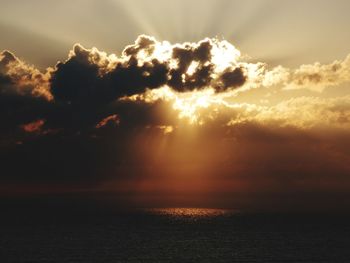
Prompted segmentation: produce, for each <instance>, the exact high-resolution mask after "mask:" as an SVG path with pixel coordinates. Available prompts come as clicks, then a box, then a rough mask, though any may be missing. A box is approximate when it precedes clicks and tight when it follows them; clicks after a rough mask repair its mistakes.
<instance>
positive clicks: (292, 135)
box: [0, 0, 350, 210]
mask: <svg viewBox="0 0 350 263" xmlns="http://www.w3.org/2000/svg"><path fill="white" fill-rule="evenodd" d="M349 10H350V2H349V1H345V0H344V1H330V0H329V1H325V0H308V1H287V0H285V1H277V0H270V1H267V0H266V1H262V0H260V1H259V0H250V1H229V0H222V1H217V0H215V1H214V0H211V1H199V0H186V1H184V0H181V1H172V2H170V1H164V0H162V1H161V0H157V1H156V0H155V1H149V0H148V1H146V0H145V1H142V0H138V1H136V0H135V1H130V0H128V1H127V0H124V1H122V0H104V1H92V0H86V1H82V0H76V1H71V0H70V1H68V0H62V1H43V0H31V1H18V0H11V1H8V0H2V1H1V3H0V36H1V38H0V39H1V40H0V51H2V50H4V51H2V52H1V53H0V123H1V125H0V195H10V196H16V195H19V194H30V195H33V194H34V195H36V194H48V195H50V194H65V193H88V195H89V194H91V195H95V194H96V195H98V194H106V193H109V194H111V195H112V196H113V197H114V198H115V199H116V200H118V202H119V203H123V204H124V205H126V206H128V205H135V206H139V205H141V206H142V205H146V206H169V205H170V206H177V205H179V206H183V205H184V206H197V205H199V206H207V207H222V206H229V207H234V208H237V207H238V208H247V207H250V208H258V209H264V208H269V209H271V208H272V209H275V208H276V209H277V208H278V209H281V208H282V209H287V210H288V209H321V210H329V209H340V210H345V209H346V208H347V207H348V206H349V205H350V194H349V193H350V177H349V175H350V165H349V164H350V92H349V85H350V55H349V53H350V46H349V44H348V43H349V40H350V31H349V30H348V25H349V24H350V16H349V15H348V11H349ZM189 42H191V43H189ZM95 47H96V48H95ZM58 61H61V62H59V63H58ZM47 67H49V68H48V69H46V68H47Z"/></svg>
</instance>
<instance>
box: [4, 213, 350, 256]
mask: <svg viewBox="0 0 350 263" xmlns="http://www.w3.org/2000/svg"><path fill="white" fill-rule="evenodd" d="M45 209H46V210H45ZM3 211H6V213H3V215H2V218H1V225H0V262H1V263H7V262H11V263H12V262H14V263H22V262H27V263H29V262H31V263H34V262H52V263H53V262H57V263H65V262H84V263H89V262H91V263H92V262H93V263H104V262H152V263H154V262H215V263H219V262H350V223H349V222H350V221H349V219H350V217H349V216H346V215H340V214H338V215H336V214H326V215H325V214H306V213H303V214H296V213H294V214H286V213H285V214H273V213H242V212H238V211H234V210H222V209H203V208H162V209H137V210H134V211H113V212H111V211H108V212H106V211H101V210H99V211H95V210H90V211H89V210H87V211H84V212H81V211H75V210H74V209H73V210H69V211H67V210H65V209H64V208H57V209H56V208H55V209H47V208H41V209H40V211H38V210H33V209H32V208H27V209H22V210H21V211H10V212H9V211H8V210H6V209H5V210H3Z"/></svg>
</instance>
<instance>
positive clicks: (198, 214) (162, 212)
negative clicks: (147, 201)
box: [146, 208, 237, 220]
mask: <svg viewBox="0 0 350 263" xmlns="http://www.w3.org/2000/svg"><path fill="white" fill-rule="evenodd" d="M146 212H147V213H150V214H153V215H159V216H166V217H170V218H172V219H189V220H197V219H210V218H214V217H223V216H230V215H232V214H235V213H237V211H235V210H229V209H214V208H152V209H147V210H146Z"/></svg>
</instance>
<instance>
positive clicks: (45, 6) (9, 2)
mask: <svg viewBox="0 0 350 263" xmlns="http://www.w3.org/2000/svg"><path fill="white" fill-rule="evenodd" d="M348 10H350V2H349V1H347V0H337V1H332V0H308V1H280V0H248V1H235V0H206V1H201V0H191V1H188V0H179V1H167V0H150V1H149V0H133V1H129V0H99V1H97V0H96V1H94V0H73V1H71V0H61V1H46V0H31V1H23V0H2V1H1V9H0V35H1V41H0V49H9V50H12V51H13V52H15V53H16V54H18V56H20V57H23V58H24V59H26V60H27V61H28V62H30V63H33V64H36V65H38V66H40V67H46V66H50V65H52V64H54V63H55V62H56V61H57V60H59V59H64V58H65V57H66V53H67V50H68V49H70V48H71V47H72V46H73V44H74V43H76V42H79V43H81V44H83V45H84V46H86V47H92V46H96V47H98V48H99V49H101V50H104V51H107V52H113V53H119V52H120V51H121V50H122V49H123V48H124V47H125V46H126V45H127V44H130V43H133V42H134V40H135V39H136V37H137V36H138V35H140V34H149V35H152V36H155V37H157V38H158V39H159V40H169V41H171V42H184V41H198V40H201V39H203V38H205V37H214V36H218V37H220V38H224V39H227V40H228V41H230V42H231V43H232V44H234V45H236V46H237V47H238V48H239V49H240V50H241V51H242V52H243V53H244V54H247V55H249V56H251V57H252V58H254V59H257V60H262V61H264V62H269V63H271V64H273V65H275V64H281V63H282V64H283V65H285V66H298V65H300V64H303V63H313V62H316V61H319V62H323V63H325V62H330V61H333V60H335V59H341V58H343V57H344V56H345V55H346V54H347V53H348V51H349V47H348V46H349V45H348V43H349V41H350V31H349V30H348V25H349V24H350V16H349V15H348Z"/></svg>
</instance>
